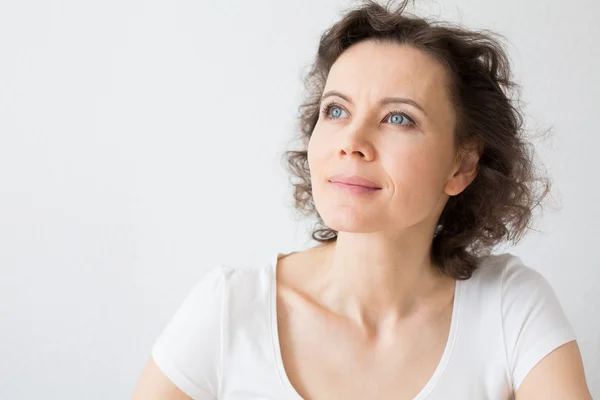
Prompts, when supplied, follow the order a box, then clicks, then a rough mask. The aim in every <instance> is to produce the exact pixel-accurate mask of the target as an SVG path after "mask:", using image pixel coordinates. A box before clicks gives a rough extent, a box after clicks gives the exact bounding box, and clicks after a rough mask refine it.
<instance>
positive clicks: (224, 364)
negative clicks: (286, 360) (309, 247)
mask: <svg viewBox="0 0 600 400" xmlns="http://www.w3.org/2000/svg"><path fill="white" fill-rule="evenodd" d="M280 256H281V254H280V253H275V254H274V255H273V257H272V258H271V259H270V260H269V261H268V262H265V263H264V264H259V265H247V266H240V265H238V266H234V265H221V266H218V267H214V268H213V269H212V270H210V271H209V272H208V273H207V274H206V275H205V276H204V277H203V278H202V279H201V280H200V281H199V282H198V283H197V284H196V286H195V287H194V289H193V290H192V291H191V292H190V293H189V294H188V295H187V297H186V298H185V300H184V301H183V303H182V304H181V306H180V308H179V309H178V311H177V312H176V313H175V315H174V316H173V318H172V319H171V321H170V322H169V324H168V325H167V326H166V328H165V330H164V331H163V332H162V334H161V335H160V336H159V337H158V338H157V340H156V342H155V343H154V346H153V348H152V356H153V359H154V361H155V362H156V364H157V365H158V367H159V368H160V369H161V370H162V371H163V373H164V374H165V375H166V376H167V377H168V378H169V379H170V380H171V381H173V383H174V384H175V385H177V386H178V387H179V388H180V389H181V390H182V391H183V392H185V393H186V394H187V395H188V396H190V397H191V398H192V399H195V400H200V399H201V400H208V399H227V400H242V399H243V400H250V399H256V400H258V399H261V400H265V399H269V400H301V399H302V397H301V396H300V395H299V394H298V393H297V392H296V391H295V390H294V388H293V386H292V385H291V383H290V381H289V379H288V377H287V375H286V373H285V369H284V367H283V363H282V358H281V352H280V347H279V339H278V334H277V323H276V321H277V318H276V312H277V309H276V302H275V294H276V293H275V289H276V286H275V271H276V266H277V259H278V258H279V257H280ZM572 340H575V334H574V332H573V329H572V327H571V325H570V324H569V321H568V319H567V317H566V316H565V314H564V312H563V310H562V308H561V306H560V304H559V302H558V300H557V298H556V295H555V293H554V291H553V289H552V288H551V287H550V285H549V284H548V282H547V280H546V279H545V278H544V277H543V276H542V275H541V274H540V273H539V272H537V271H535V270H534V269H532V268H529V267H527V266H525V265H524V264H523V262H522V261H521V259H520V258H519V257H517V256H514V255H512V254H510V253H505V254H501V255H491V256H487V257H482V258H481V259H480V261H479V268H478V269H477V270H476V271H475V273H474V274H473V276H472V277H471V278H470V279H468V280H464V281H457V284H456V292H455V296H454V309H453V312H452V320H451V324H450V334H449V337H448V341H447V344H446V348H445V350H444V352H443V355H442V357H441V360H440V363H439V365H438V366H437V369H436V370H435V372H434V373H433V375H432V377H431V379H430V380H429V381H428V383H427V384H426V385H425V387H423V389H422V390H421V392H419V394H418V395H417V396H416V397H415V400H416V399H418V400H423V399H427V400H448V399H460V400H464V399H478V400H483V399H494V400H496V399H503V400H504V399H511V398H513V393H514V392H515V391H516V389H517V388H518V387H519V385H520V384H521V383H522V382H523V379H524V378H525V377H526V376H527V374H528V372H529V371H530V370H531V369H532V368H533V367H534V366H535V365H536V364H537V363H538V362H539V361H540V360H541V359H542V358H543V357H544V356H546V355H547V354H548V353H550V352H551V351H552V350H554V349H556V348H557V347H559V346H561V345H562V344H564V343H567V342H570V341H572Z"/></svg>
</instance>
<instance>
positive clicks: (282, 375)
mask: <svg viewBox="0 0 600 400" xmlns="http://www.w3.org/2000/svg"><path fill="white" fill-rule="evenodd" d="M287 254H291V253H280V252H276V253H275V255H274V257H273V258H272V259H271V261H270V262H269V271H270V293H269V295H270V299H269V301H270V319H271V342H272V344H273V353H274V356H275V364H276V369H277V375H278V376H279V380H280V381H281V383H282V384H283V386H285V388H286V390H287V392H288V393H289V394H290V395H291V396H293V397H294V399H295V400H305V399H304V398H303V397H302V396H300V394H299V393H298V392H297V391H296V388H294V386H293V385H292V382H291V381H290V379H289V377H288V375H287V373H286V371H285V367H284V365H283V356H282V355H281V344H280V343H279V327H278V325H277V264H278V261H279V258H280V256H284V255H287ZM463 283H464V282H463V281H462V280H460V279H457V280H455V284H454V299H453V302H452V316H451V320H450V331H449V333H448V339H447V340H446V345H445V347H444V352H443V353H442V357H441V358H440V361H439V363H438V365H437V366H436V368H435V370H434V371H433V374H432V375H431V377H430V378H429V380H428V381H427V383H426V384H425V385H424V386H423V387H422V388H421V390H420V391H419V392H418V393H417V395H416V396H415V397H413V400H424V399H425V398H427V396H429V394H430V393H431V392H432V391H433V389H434V388H435V386H436V385H437V383H438V382H439V381H440V379H441V377H442V374H443V373H444V371H445V370H446V367H447V365H448V362H449V361H450V358H451V356H452V353H453V350H454V346H455V343H456V338H457V336H458V326H459V318H460V305H461V301H460V300H461V295H462V290H463Z"/></svg>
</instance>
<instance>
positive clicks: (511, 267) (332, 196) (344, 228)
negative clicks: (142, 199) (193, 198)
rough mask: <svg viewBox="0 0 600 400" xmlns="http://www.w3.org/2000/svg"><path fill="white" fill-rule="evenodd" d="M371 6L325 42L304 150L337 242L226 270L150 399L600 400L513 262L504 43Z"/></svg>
mask: <svg viewBox="0 0 600 400" xmlns="http://www.w3.org/2000/svg"><path fill="white" fill-rule="evenodd" d="M405 3H406V2H404V3H403V4H401V5H400V7H399V8H398V9H396V10H390V9H389V7H383V6H380V5H377V4H376V3H373V2H365V4H363V5H362V6H361V7H359V8H357V9H355V10H352V11H350V12H348V13H347V14H346V15H345V16H344V17H343V18H342V19H341V20H340V21H339V22H338V23H336V24H335V25H334V26H333V27H331V29H329V30H328V31H327V32H326V33H325V34H324V35H323V36H322V38H321V42H320V45H319V50H318V54H317V58H316V61H315V64H314V67H313V70H312V71H311V73H310V74H309V76H308V80H307V82H308V83H309V86H308V87H309V91H310V93H309V99H308V101H307V102H306V103H305V104H304V105H303V107H302V114H301V122H302V124H301V130H302V133H303V138H304V139H306V141H305V145H306V148H305V149H304V150H302V151H290V152H287V153H286V155H287V157H288V162H289V166H290V167H291V170H292V172H293V173H294V174H295V175H296V176H297V177H299V178H300V179H299V181H297V182H296V184H295V192H294V198H295V200H296V206H297V208H298V209H299V210H302V211H304V212H305V213H306V214H309V215H310V214H315V215H316V216H317V218H318V220H319V223H320V226H319V227H317V228H318V229H316V230H315V231H314V232H313V238H314V239H316V240H318V241H319V242H321V243H320V244H319V245H318V246H316V247H314V248H311V249H309V250H306V251H299V252H294V253H290V254H286V255H284V254H280V253H277V254H276V255H274V256H273V259H272V260H269V262H267V263H265V264H264V265H252V266H243V267H242V266H232V265H229V266H219V267H218V268H214V269H213V270H212V271H211V272H210V273H209V274H207V275H206V276H205V277H204V278H203V279H202V280H201V282H200V283H199V284H198V285H197V286H196V287H195V288H194V290H193V291H192V292H191V293H190V294H189V295H188V297H187V298H186V300H185V301H184V303H183V304H182V306H181V308H180V309H179V310H178V312H177V313H176V315H175V316H174V317H173V319H172V321H171V322H170V323H169V325H168V326H167V328H166V329H165V331H164V332H163V334H162V335H161V336H160V337H159V338H158V340H157V341H156V343H155V345H154V348H153V350H152V358H151V359H150V360H149V361H148V364H147V366H146V369H145V371H144V373H143V375H142V378H141V380H140V383H139V385H138V388H137V390H136V392H135V394H134V399H189V398H192V399H302V398H305V399H345V400H347V399H425V398H427V399H428V400H438V399H440V400H441V399H445V400H446V399H460V400H464V399H510V398H516V399H518V400H528V399H591V396H590V393H589V391H588V388H587V384H586V381H585V376H584V371H583V366H582V361H581V355H580V352H579V349H578V346H577V344H576V341H575V335H574V333H573V330H572V328H571V326H570V324H569V322H568V320H567V318H566V316H565V315H564V313H563V311H562V309H561V306H560V304H559V303H558V301H557V298H556V296H555V294H554V292H553V290H552V288H551V287H550V286H549V284H548V282H547V281H546V280H545V279H544V278H543V277H542V276H541V275H540V274H539V273H537V272H535V270H533V269H531V268H529V267H527V266H524V265H523V263H522V261H521V260H520V259H519V258H518V257H516V256H514V255H512V254H508V253H505V254H500V255H491V254H490V250H491V248H492V247H493V246H494V245H495V244H497V243H499V242H501V241H502V240H513V241H516V240H517V239H518V238H519V237H520V236H521V235H522V234H523V233H524V231H525V229H526V227H527V224H528V222H529V220H530V217H531V211H532V208H533V206H534V205H535V204H537V203H538V202H539V201H540V200H541V198H542V197H543V196H544V195H545V194H546V192H547V186H546V190H545V191H543V193H541V194H538V193H535V191H534V188H535V186H534V185H533V183H535V179H534V178H535V177H534V176H533V172H532V171H533V169H532V162H531V158H530V155H529V153H528V151H527V142H525V141H524V140H523V138H522V136H521V135H522V116H521V113H520V110H519V109H518V108H516V107H515V105H514V104H513V103H512V102H511V100H510V99H509V97H508V95H507V94H506V93H505V92H508V90H509V89H511V88H513V86H514V84H513V83H512V81H511V80H510V70H509V65H508V62H507V57H506V54H505V53H504V51H503V49H502V46H500V45H499V43H498V42H497V41H495V40H494V39H493V38H492V36H491V35H489V34H482V33H476V32H470V31H466V30H464V29H462V28H458V27H454V26H451V25H442V24H439V23H432V22H428V21H425V20H423V19H419V18H417V17H415V16H411V15H408V14H406V13H405V11H404V8H405V5H406V4H405Z"/></svg>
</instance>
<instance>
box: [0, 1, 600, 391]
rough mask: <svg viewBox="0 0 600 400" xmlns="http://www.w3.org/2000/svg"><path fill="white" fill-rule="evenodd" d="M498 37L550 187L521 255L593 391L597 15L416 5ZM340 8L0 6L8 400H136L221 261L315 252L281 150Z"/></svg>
mask: <svg viewBox="0 0 600 400" xmlns="http://www.w3.org/2000/svg"><path fill="white" fill-rule="evenodd" d="M419 3H420V6H421V7H422V8H423V10H424V11H425V12H427V13H430V14H432V15H433V16H439V17H441V18H445V19H450V20H455V21H462V22H463V23H464V24H466V25H467V26H469V27H471V28H490V29H494V30H497V31H499V32H501V33H503V34H504V35H505V36H507V37H508V38H509V39H510V42H511V45H510V53H511V57H512V59H513V62H514V69H515V73H516V75H517V77H518V80H519V81H520V82H521V83H522V85H523V97H522V99H523V100H524V102H525V103H526V112H527V113H528V115H529V117H530V120H529V122H530V124H531V126H532V127H534V128H538V129H541V130H543V129H546V128H552V129H553V130H554V132H555V136H554V137H553V138H552V139H549V140H545V141H538V142H536V145H537V146H538V151H539V152H540V156H541V159H542V160H543V162H544V163H545V165H546V167H547V169H548V172H549V174H550V175H551V177H552V178H553V180H554V183H555V185H554V190H555V192H554V193H555V195H554V198H555V207H553V208H551V209H547V210H546V214H545V216H544V219H543V220H542V222H540V223H539V224H538V225H537V229H538V230H540V233H535V232H533V233H532V234H530V236H528V237H527V238H526V239H525V240H524V241H523V242H522V243H520V244H519V246H518V247H514V248H507V249H506V250H507V251H511V252H513V253H515V254H518V255H520V256H521V257H522V258H523V259H524V260H525V261H526V262H527V263H528V264H529V265H530V266H532V267H534V268H536V269H538V270H540V271H542V272H543V273H544V275H545V276H546V277H547V278H548V279H549V280H550V282H551V283H552V284H553V286H554V287H555V290H556V292H557V294H558V296H559V297H560V299H561V301H562V303H563V305H564V308H565V310H566V311H567V314H568V315H569V318H570V320H571V322H572V324H573V326H574V328H575V330H576V332H577V334H578V337H579V343H580V346H581V349H582V352H583V357H584V362H585V366H586V370H587V375H588V379H589V384H590V387H591V390H592V393H593V394H594V395H596V396H600V317H599V313H598V308H599V307H600V290H598V286H599V285H600V270H599V267H600V262H599V261H598V249H599V247H600V246H599V243H598V240H599V239H600V235H599V234H598V228H597V226H598V222H599V220H600V201H599V200H600V196H599V189H598V182H599V180H598V177H597V176H598V173H599V172H600V171H599V168H598V166H597V165H598V164H597V162H598V156H597V152H598V148H599V147H600V139H599V137H600V134H599V129H598V118H597V116H598V112H599V111H600V107H599V105H598V104H599V102H598V98H600V82H599V78H598V76H599V75H598V71H599V70H600V63H599V59H600V46H599V45H598V43H597V41H598V39H600V29H599V25H598V24H597V21H598V15H599V13H600V6H599V3H598V2H596V1H592V0H575V1H570V2H568V3H565V2H563V1H558V0H551V1H545V2H539V1H536V0H506V1H502V2H499V1H492V0H486V1H482V0H477V1H475V0H444V1H440V2H432V1H427V2H423V1H422V2H419ZM349 4H351V3H348V2H342V1H337V0H329V1H324V0H301V1H300V0H296V1H290V0H286V1H278V0H257V1H246V0H236V1H230V2H223V1H219V2H217V1H211V2H207V1H189V0H182V1H144V2H142V1H139V0H138V1H135V0H126V1H125V0H120V1H114V0H113V1H102V2H100V1H97V2H89V1H86V2H82V1H74V0H65V1H56V0H53V1H31V0H21V1H4V2H2V3H1V4H0V60H1V62H0V114H1V115H0V243H1V245H0V398H3V399H11V400H17V399H34V398H44V399H61V400H67V399H119V398H128V397H129V396H130V394H131V392H132V390H133V388H134V386H135V384H136V383H137V380H138V378H139V374H140V373H141V369H142V366H143V364H144V363H145V361H146V360H147V358H148V356H149V351H150V347H151V345H152V343H153V342H154V340H155V338H156V337H157V335H158V334H159V333H160V331H161V330H162V329H163V328H164V325H165V324H166V323H167V321H168V320H169V318H170V317H171V316H172V314H173V312H174V311H175V309H176V308H177V307H178V305H179V303H180V302H181V300H182V299H183V297H184V296H185V294H186V293H187V291H188V290H190V289H191V287H192V285H193V284H194V283H195V282H196V281H197V280H198V279H199V278H201V277H202V276H203V275H204V273H205V272H206V271H207V270H208V269H209V268H211V267H212V266H214V265H216V264H218V263H222V262H226V263H236V262H243V263H252V262H259V261H264V260H265V259H266V258H267V257H270V255H271V254H272V253H273V252H275V251H281V252H286V251H291V250H294V249H298V248H301V247H306V246H309V245H312V243H311V242H309V241H307V240H306V237H307V234H306V232H305V229H306V226H307V225H306V224H302V223H296V222H295V221H294V220H293V214H292V212H291V209H290V208H289V206H288V203H289V200H290V197H289V187H288V185H287V177H286V175H285V172H284V171H283V169H282V168H281V166H280V162H279V154H280V153H281V151H283V149H284V146H285V144H286V143H287V142H288V140H289V139H290V138H291V134H292V128H293V127H294V121H293V117H294V115H296V112H297V106H298V102H299V100H300V94H301V88H302V86H301V82H300V77H301V73H302V71H303V70H304V67H305V66H306V65H308V63H309V62H310V61H311V60H312V57H313V54H314V52H315V50H316V45H317V41H318V38H319V35H320V34H321V32H322V31H323V30H324V29H325V28H326V27H327V26H328V25H329V24H330V23H332V22H333V21H334V20H335V19H336V18H337V16H338V12H339V11H340V10H341V9H342V8H343V7H344V6H347V5H349Z"/></svg>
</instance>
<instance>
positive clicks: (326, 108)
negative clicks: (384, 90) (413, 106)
mask: <svg viewBox="0 0 600 400" xmlns="http://www.w3.org/2000/svg"><path fill="white" fill-rule="evenodd" d="M333 107H338V108H342V107H341V106H340V105H339V104H337V103H336V102H335V101H332V102H331V103H328V104H326V105H325V106H324V107H323V108H322V110H321V112H322V113H323V116H324V117H325V118H327V119H335V118H333V117H331V116H330V115H329V112H330V111H331V109H332V108H333ZM394 114H400V115H402V116H403V117H404V118H406V119H407V120H408V121H409V122H410V124H412V125H415V126H417V124H416V122H415V120H414V119H412V118H411V117H409V116H408V115H407V114H406V113H405V112H402V111H399V110H396V111H390V112H389V113H388V114H387V115H386V116H385V118H384V119H388V118H389V117H390V116H392V115H394ZM394 125H404V124H394Z"/></svg>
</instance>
